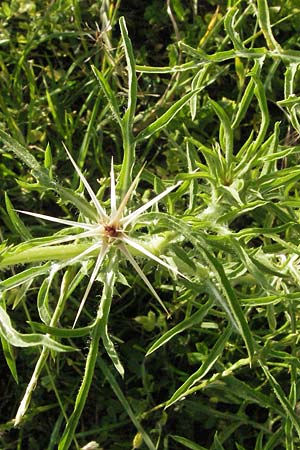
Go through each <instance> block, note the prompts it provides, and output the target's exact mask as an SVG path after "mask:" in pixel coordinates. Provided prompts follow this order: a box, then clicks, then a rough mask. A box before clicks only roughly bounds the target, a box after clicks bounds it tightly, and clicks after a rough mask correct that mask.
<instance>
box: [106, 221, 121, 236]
mask: <svg viewBox="0 0 300 450" xmlns="http://www.w3.org/2000/svg"><path fill="white" fill-rule="evenodd" d="M104 230H105V234H106V236H107V237H113V238H116V237H118V235H119V230H117V228H116V226H115V225H108V224H106V225H104Z"/></svg>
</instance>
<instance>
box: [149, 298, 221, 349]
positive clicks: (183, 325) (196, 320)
mask: <svg viewBox="0 0 300 450" xmlns="http://www.w3.org/2000/svg"><path fill="white" fill-rule="evenodd" d="M212 304H213V301H212V300H208V301H207V302H206V303H205V305H203V306H202V307H201V308H200V309H199V311H197V312H195V313H194V314H193V315H192V316H191V317H189V318H188V319H185V320H182V321H181V322H179V323H178V324H177V325H175V327H173V328H171V329H170V330H168V331H167V332H166V333H164V334H163V335H162V336H161V337H160V338H158V339H157V341H155V342H154V343H153V344H152V345H151V347H150V348H149V350H148V351H147V353H146V356H149V355H150V354H151V353H153V352H155V351H156V350H157V349H159V348H160V347H161V346H162V345H165V344H166V343H167V342H169V341H170V340H171V339H173V337H174V336H176V335H177V334H179V333H182V332H183V331H184V330H187V329H188V328H190V327H192V326H195V325H199V324H200V323H201V322H202V320H203V318H204V317H205V316H206V314H208V312H209V310H210V308H211V306H212Z"/></svg>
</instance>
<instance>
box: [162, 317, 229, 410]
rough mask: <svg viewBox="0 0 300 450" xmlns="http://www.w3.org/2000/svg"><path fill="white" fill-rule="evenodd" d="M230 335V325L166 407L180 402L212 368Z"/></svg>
mask: <svg viewBox="0 0 300 450" xmlns="http://www.w3.org/2000/svg"><path fill="white" fill-rule="evenodd" d="M231 333H232V327H231V325H230V326H228V327H227V329H226V330H225V331H224V332H223V333H222V334H221V336H220V337H219V339H218V340H217V342H216V343H215V345H214V346H213V348H212V349H211V351H210V352H209V355H208V356H207V358H206V360H205V361H204V362H203V364H202V365H201V367H200V368H199V369H198V370H196V372H194V373H193V374H192V375H191V376H190V377H189V378H188V379H187V380H186V381H185V382H184V383H183V384H182V385H181V386H180V388H178V389H177V390H176V392H175V393H174V394H173V395H172V397H171V398H170V399H169V400H168V401H167V404H166V407H169V406H171V405H173V404H174V403H175V402H177V401H178V400H180V399H181V398H182V397H185V396H186V395H187V391H188V390H189V389H190V388H191V387H192V386H193V385H194V384H195V383H197V382H198V381H200V380H201V379H202V378H203V377H204V376H205V375H206V374H207V372H209V371H210V369H211V368H212V367H213V365H214V364H215V363H216V361H217V360H218V359H219V358H220V356H221V355H222V352H223V350H224V347H225V345H226V344H227V342H228V340H229V338H230V335H231Z"/></svg>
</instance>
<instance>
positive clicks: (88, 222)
mask: <svg viewBox="0 0 300 450" xmlns="http://www.w3.org/2000/svg"><path fill="white" fill-rule="evenodd" d="M120 27H121V32H122V38H123V44H124V49H125V56H126V60H127V67H128V83H129V86H130V90H129V94H128V108H127V110H126V112H125V114H124V116H123V117H121V116H120V113H119V111H118V105H117V102H116V99H115V97H114V94H113V92H112V90H111V89H110V87H109V85H108V84H107V82H106V80H105V79H104V77H103V75H102V74H101V73H100V72H99V71H98V70H97V69H96V68H94V69H93V70H94V73H95V75H96V77H97V79H98V81H99V83H100V85H101V87H102V89H103V91H104V92H105V94H106V96H107V98H108V101H109V104H110V107H111V109H112V111H113V113H114V115H115V117H116V119H117V122H118V123H119V125H120V129H121V132H122V136H123V145H124V158H123V163H122V166H121V171H120V175H119V177H118V179H116V176H115V171H114V163H113V158H112V159H111V170H110V198H109V208H108V209H109V212H108V211H107V206H105V205H104V204H101V202H100V201H99V200H98V198H97V194H96V193H95V192H94V191H93V189H92V188H91V186H90V184H89V183H88V181H87V179H86V178H85V176H84V174H83V172H82V171H81V169H80V168H79V166H78V165H77V163H76V162H75V160H74V158H73V157H72V156H71V154H70V152H69V151H68V149H67V148H66V147H65V152H66V154H67V155H68V158H69V160H70V161H71V163H72V165H73V168H74V173H75V174H76V175H77V176H78V178H79V181H80V182H81V183H82V185H83V186H84V188H85V189H86V191H87V193H88V195H89V197H90V200H91V204H90V203H89V201H88V200H86V199H84V198H83V197H82V196H80V197H79V196H78V195H76V193H75V192H72V190H70V189H66V188H64V187H63V186H61V185H60V184H59V183H57V182H56V181H54V179H53V176H52V174H51V176H50V171H48V172H47V171H45V170H44V169H43V168H41V167H40V165H39V163H38V162H37V160H36V159H35V158H34V157H33V156H32V155H31V154H30V153H29V152H28V150H27V149H26V148H25V147H23V146H22V145H20V144H19V143H18V142H16V141H15V140H14V139H13V138H11V137H10V136H8V135H7V134H6V133H5V132H4V131H1V132H0V134H1V138H2V140H3V141H4V142H5V143H6V145H7V146H8V147H9V148H11V149H12V150H13V151H14V152H15V153H16V154H17V155H18V156H19V157H20V158H21V159H22V160H23V161H24V162H25V163H26V164H27V165H28V166H29V167H30V168H31V169H32V173H33V174H34V176H35V177H36V178H37V180H38V182H39V183H40V185H41V186H43V187H44V188H45V189H52V190H54V191H55V192H56V193H57V194H58V195H59V196H60V197H61V199H62V200H63V201H67V202H71V203H73V205H75V206H76V208H77V209H78V211H79V216H78V220H77V221H74V220H70V219H63V218H58V217H54V216H50V215H46V214H40V213H37V212H33V211H24V210H14V209H13V207H12V205H11V204H10V201H9V198H8V196H7V206H8V210H9V214H10V216H11V218H12V219H13V221H14V222H15V223H18V224H19V228H20V229H22V230H23V232H24V229H25V227H24V224H23V222H22V220H21V219H20V217H19V216H18V215H17V214H21V215H27V216H31V217H34V218H35V219H39V220H43V221H48V222H53V223H56V224H59V225H64V226H66V227H67V228H64V229H62V230H61V231H60V232H58V233H56V234H55V235H53V236H45V237H40V238H36V239H30V240H28V239H27V241H26V242H25V243H24V244H20V246H17V247H16V248H15V249H14V250H13V251H10V250H8V252H7V253H6V254H5V255H4V258H3V259H2V261H1V264H2V267H3V266H9V265H12V264H20V263H24V262H31V263H34V262H43V264H42V265H41V266H36V267H35V268H29V269H27V270H24V271H21V272H20V273H18V274H17V275H14V276H12V277H10V278H8V279H7V280H5V281H4V282H2V289H3V291H4V292H8V291H9V290H10V289H13V288H15V287H17V286H20V285H23V286H25V289H27V288H28V286H29V285H30V284H31V282H32V281H33V280H34V279H35V278H36V277H37V276H40V275H46V278H45V280H44V282H43V283H42V286H41V288H40V291H39V295H38V310H39V315H40V318H41V320H42V322H43V323H44V325H45V326H46V328H44V330H48V331H49V332H48V333H47V334H45V335H41V334H32V335H31V336H28V335H22V334H20V333H18V332H17V331H16V330H15V329H14V328H13V326H12V324H11V322H10V320H9V316H8V315H7V313H6V312H5V309H4V308H2V309H1V312H2V321H1V325H2V335H3V336H5V338H6V340H7V345H8V346H9V345H10V344H12V345H17V346H18V345H19V346H23V345H24V346H25V345H26V343H27V342H28V340H29V339H31V344H32V345H42V346H43V350H42V352H41V355H40V357H39V359H38V362H37V364H36V367H35V370H34V372H33V375H32V377H31V380H30V382H29V384H28V386H27V389H26V392H25V395H24V397H23V399H22V401H21V404H20V407H19V409H18V411H17V414H16V418H15V420H14V423H15V426H17V425H19V424H20V422H21V421H22V419H23V417H24V415H25V413H26V411H27V408H28V406H29V405H30V400H31V397H32V393H33V391H34V389H35V386H36V385H37V382H38V379H39V376H40V374H41V371H42V370H43V368H44V366H45V364H46V362H47V359H48V357H49V352H50V351H68V350H70V348H69V347H67V346H64V345H62V344H59V343H57V342H56V340H55V339H53V336H55V335H56V334H57V333H58V335H60V336H64V337H71V336H80V335H85V334H90V336H91V342H90V347H89V355H88V358H87V361H86V368H85V374H84V377H83V381H82V384H81V387H80V389H79V392H78V394H77V399H76V402H75V407H74V410H73V413H72V414H71V417H70V418H69V420H68V421H67V426H66V429H65V433H64V435H63V437H62V438H61V440H60V444H59V449H60V450H66V449H67V448H69V446H70V444H71V441H72V439H73V438H74V432H75V429H76V425H77V422H78V420H79V418H80V415H81V412H82V410H83V407H84V404H85V402H86V398H87V395H88V392H89V388H90V385H91V382H92V379H93V373H94V368H95V364H96V361H97V357H98V347H99V341H100V339H101V340H102V342H103V345H104V347H105V349H106V352H107V353H108V355H109V356H110V358H111V360H112V362H113V364H114V366H115V368H116V370H117V371H118V372H119V374H120V375H121V376H123V375H124V368H123V365H122V364H121V362H120V360H119V357H118V354H117V352H116V350H115V347H114V344H113V342H112V340H111V339H110V336H109V333H108V318H109V311H110V307H111V302H112V299H113V295H114V285H115V282H116V280H117V278H118V273H119V270H120V264H121V263H120V261H121V260H122V258H123V259H124V260H126V261H128V262H129V263H130V264H131V266H132V267H133V268H134V270H135V271H136V273H137V275H138V276H139V277H140V278H141V280H142V281H143V282H144V283H145V285H146V286H147V288H148V289H149V291H150V292H151V294H152V295H153V296H154V297H155V299H156V300H157V301H158V302H159V304H160V305H161V307H162V308H163V310H164V311H165V313H166V314H167V316H168V315H169V312H168V310H167V308H166V307H165V305H164V302H163V301H162V300H161V298H160V296H159V294H158V293H157V291H156V290H155V289H154V287H153V286H152V284H151V283H150V281H149V279H148V278H147V276H146V274H145V273H144V272H143V270H142V268H141V267H140V266H139V264H138V262H137V261H136V260H135V257H134V255H133V253H134V254H135V255H138V256H139V257H143V258H147V259H149V260H151V261H152V262H153V263H154V264H155V265H159V266H161V267H163V268H164V269H167V270H168V271H169V272H170V273H171V274H173V275H174V276H178V275H179V276H181V277H184V278H187V277H186V276H185V275H184V274H183V273H181V272H180V271H179V269H178V268H177V267H176V265H175V264H174V263H173V264H171V263H170V262H169V261H167V260H166V259H164V258H163V256H160V253H161V252H162V251H163V249H165V248H166V247H167V246H168V243H169V242H170V241H172V239H174V238H176V236H177V235H178V233H177V232H169V231H164V232H163V233H162V234H159V235H157V234H152V235H151V237H150V239H149V238H148V239H144V238H143V237H142V236H143V234H141V233H139V232H138V228H139V222H141V224H142V226H143V227H145V226H147V221H145V220H144V215H145V214H144V213H145V212H146V211H149V210H150V208H152V207H155V206H156V205H157V204H158V203H159V202H160V200H162V199H163V198H164V197H166V196H168V195H169V194H170V193H171V192H172V191H174V190H175V189H176V188H178V187H179V186H180V185H181V184H182V180H180V181H178V182H176V183H175V184H172V185H170V186H169V187H166V188H165V189H164V190H162V192H160V193H159V194H157V195H156V196H154V198H152V199H150V200H148V201H147V202H146V203H144V204H143V205H142V206H139V207H137V208H136V209H133V208H132V203H133V202H132V197H133V195H134V192H135V189H136V187H137V184H138V181H139V178H140V176H141V174H142V171H143V167H142V168H141V169H140V170H139V171H138V173H137V175H136V177H135V178H134V179H133V180H132V181H131V179H132V173H133V171H134V161H135V146H136V144H137V143H138V142H139V141H142V140H144V139H146V138H148V137H149V136H151V135H152V134H154V133H155V132H157V131H158V130H159V129H160V128H162V127H163V126H164V125H165V124H166V123H168V122H169V121H170V120H172V118H173V117H174V116H175V115H176V114H177V113H178V112H179V111H180V110H181V108H182V107H183V106H184V105H185V104H186V103H187V102H188V101H189V100H190V99H191V98H192V97H193V96H194V95H195V94H196V93H197V92H198V91H197V90H195V91H193V92H191V93H188V94H186V95H185V96H184V97H183V98H181V99H180V100H178V101H177V102H176V103H175V104H174V105H172V106H171V108H170V109H169V110H168V111H167V112H166V113H164V115H163V116H162V117H160V118H159V119H157V120H156V121H155V122H154V123H152V124H150V125H149V126H148V127H147V128H146V129H144V130H142V132H141V133H140V134H139V135H138V136H136V137H134V136H133V132H132V127H133V122H134V111H135V104H136V73H135V71H134V67H135V62H134V58H133V53H132V47H131V43H130V40H129V37H128V34H127V30H126V25H125V21H124V19H123V18H121V20H120ZM45 156H46V157H47V152H46V155H45ZM48 158H49V149H48ZM50 160H51V157H50ZM50 170H51V168H50ZM106 203H107V202H106ZM141 218H143V220H142V221H141V220H140V219H141ZM151 223H152V222H150V225H151ZM25 234H26V233H25ZM120 256H121V257H122V258H120ZM45 261H46V263H45ZM90 263H92V264H90ZM78 264H79V265H81V264H82V265H83V266H84V267H85V266H86V264H88V267H89V270H90V271H91V273H90V275H89V280H88V283H87V286H86V288H85V291H84V294H83V296H82V299H81V301H80V305H79V308H78V311H77V314H76V316H75V318H74V321H73V326H72V328H73V331H72V330H65V331H66V332H65V333H64V332H63V334H61V333H59V332H58V331H57V325H58V323H59V320H60V318H61V316H62V314H63V311H64V308H65V304H66V300H67V298H68V297H69V295H70V293H71V292H72V291H73V290H74V289H75V287H76V284H78V283H79V279H82V278H83V272H84V270H81V271H79V272H78V274H77V280H75V282H74V283H73V286H72V285H71V287H69V289H68V290H67V289H66V290H64V284H63V285H62V290H61V296H60V298H59V300H58V302H57V304H56V306H55V310H54V311H51V310H50V308H49V304H48V298H49V292H50V289H51V284H52V282H53V280H54V278H55V276H56V274H57V273H59V272H60V271H63V270H64V271H65V278H68V277H69V276H70V273H69V272H68V271H69V268H72V267H73V266H76V265H78ZM98 278H101V280H102V282H103V288H102V295H101V300H100V303H99V307H98V311H97V314H96V317H95V318H94V320H93V322H92V324H91V325H89V326H88V327H85V328H80V329H77V328H76V324H77V322H78V320H79V318H80V314H81V312H82V310H83V308H84V305H85V303H86V301H87V300H88V297H89V294H90V291H91V289H92V287H93V285H94V283H95V281H96V280H97V279H98ZM15 305H16V303H15ZM50 334H51V335H52V338H50ZM14 369H15V368H14V367H13V362H12V371H13V372H15V370H14ZM136 426H137V428H138V429H139V430H140V431H142V433H143V436H144V440H145V441H146V442H148V446H149V448H153V444H152V442H151V440H150V438H149V437H148V435H147V434H146V433H145V432H144V430H143V429H142V428H141V426H140V425H139V423H137V425H136Z"/></svg>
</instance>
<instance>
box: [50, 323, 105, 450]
mask: <svg viewBox="0 0 300 450" xmlns="http://www.w3.org/2000/svg"><path fill="white" fill-rule="evenodd" d="M101 322H102V320H101V319H99V318H97V319H96V321H95V324H94V328H93V331H92V336H91V344H90V348H89V353H88V357H87V360H86V365H85V372H84V376H83V380H82V383H81V386H80V389H79V392H78V394H77V398H76V402H75V406H74V410H73V412H72V414H71V417H70V419H69V421H68V423H67V425H66V428H65V431H64V433H63V436H62V438H61V440H60V442H59V445H58V450H67V449H68V448H69V447H70V445H71V443H72V440H73V438H74V434H75V431H76V427H77V424H78V421H79V419H80V417H81V414H82V411H83V408H84V406H85V403H86V400H87V396H88V393H89V390H90V387H91V384H92V381H93V376H94V370H95V364H96V360H97V356H98V348H99V342H100V339H101V335H102V323H101Z"/></svg>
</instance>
